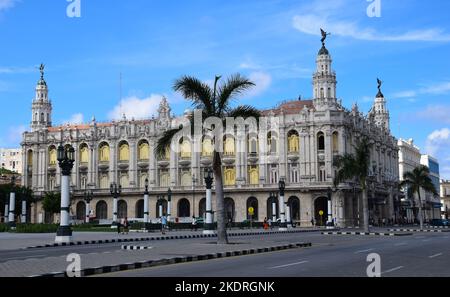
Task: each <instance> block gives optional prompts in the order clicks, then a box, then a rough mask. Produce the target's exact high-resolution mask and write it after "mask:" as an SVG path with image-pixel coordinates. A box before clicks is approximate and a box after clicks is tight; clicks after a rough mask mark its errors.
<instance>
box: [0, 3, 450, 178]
mask: <svg viewBox="0 0 450 297" xmlns="http://www.w3.org/2000/svg"><path fill="white" fill-rule="evenodd" d="M80 1H81V17H80V18H69V17H68V16H67V14H66V9H67V5H68V4H69V2H67V1H66V0H0V36H1V40H2V46H0V100H1V104H2V105H1V106H2V107H3V108H2V111H3V112H2V116H1V117H0V127H1V129H0V147H15V146H18V145H19V143H20V133H21V132H22V131H24V130H26V129H28V127H29V122H30V118H31V111H30V109H31V100H32V98H33V96H34V87H35V84H36V82H37V80H38V79H39V72H38V70H37V69H36V67H37V66H38V65H39V64H40V63H41V62H42V63H44V64H45V65H46V80H47V83H48V85H49V88H50V98H51V99H52V101H53V120H54V124H61V123H64V122H68V121H69V122H80V121H81V122H86V121H89V120H90V119H91V118H92V116H94V115H95V117H96V119H97V120H99V121H107V120H110V119H112V118H114V117H117V116H119V115H120V114H121V112H125V113H126V114H127V116H128V117H131V116H135V117H136V118H140V117H150V116H151V114H152V113H154V111H155V109H156V107H157V105H158V102H159V98H160V96H161V95H165V96H167V97H168V99H169V101H170V103H171V105H172V108H173V111H174V113H176V114H179V113H182V112H183V110H184V109H186V108H188V105H187V104H186V103H185V102H184V101H183V100H182V98H180V96H179V95H178V94H174V93H173V91H172V89H171V87H172V84H173V81H174V80H175V79H176V78H178V77H179V76H181V75H184V74H189V75H194V76H197V77H199V78H200V79H202V80H205V81H210V80H212V79H213V77H214V75H216V74H222V75H228V74H232V73H236V72H241V73H243V74H245V75H247V76H249V77H250V78H252V79H253V80H254V81H255V82H256V83H257V87H256V88H255V89H254V90H253V91H252V92H251V93H249V94H248V95H247V96H245V97H244V98H242V102H245V103H248V104H253V105H255V106H257V107H260V108H269V107H272V106H275V105H276V104H277V102H280V101H282V100H286V99H294V98H298V96H299V95H302V97H303V98H309V97H311V93H312V90H311V89H312V87H311V76H312V72H313V69H314V66H315V65H314V63H315V57H316V54H317V51H318V49H319V48H320V36H319V34H320V32H319V28H320V27H323V28H324V29H326V30H327V31H329V32H331V33H332V35H331V36H330V37H329V39H328V40H327V47H328V49H329V50H330V52H331V54H332V57H333V59H334V62H333V66H334V69H335V70H336V72H337V78H338V97H339V98H341V99H342V100H343V103H344V105H346V106H347V107H351V105H352V103H353V102H358V104H359V105H360V107H361V109H362V110H363V111H364V112H367V111H368V110H369V108H370V106H371V104H372V100H373V97H374V96H375V95H376V93H377V90H376V78H377V77H380V78H381V79H382V80H383V81H384V85H383V92H384V95H385V97H386V98H387V99H388V107H389V110H390V112H391V129H392V132H393V134H394V135H395V136H396V137H398V138H400V137H401V138H414V140H415V142H416V144H417V145H418V146H419V147H420V148H421V149H422V151H423V152H429V153H432V154H433V155H434V156H436V157H437V158H439V161H440V165H441V174H442V175H443V177H445V178H450V150H449V149H448V148H449V147H450V116H449V114H450V103H449V101H448V97H449V94H450V73H449V69H450V22H449V20H448V11H450V1H444V0H440V1H438V0H430V1H421V0H395V1H394V0H380V1H381V17H379V18H377V17H375V18H370V17H368V16H367V13H366V10H367V7H368V5H369V4H370V2H367V1H366V0H330V1H328V0H320V1H298V0H297V1H289V0H245V1H242V0H228V1H223V0H222V1H217V0H186V1H179V0H133V1H118V0H95V1H93V0H80ZM119 73H122V103H121V100H120V95H119V94H120V92H119Z"/></svg>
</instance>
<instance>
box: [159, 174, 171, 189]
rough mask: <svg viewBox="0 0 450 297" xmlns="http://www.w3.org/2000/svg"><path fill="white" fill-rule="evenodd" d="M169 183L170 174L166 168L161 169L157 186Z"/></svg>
mask: <svg viewBox="0 0 450 297" xmlns="http://www.w3.org/2000/svg"><path fill="white" fill-rule="evenodd" d="M169 183H170V175H169V172H168V171H167V170H161V171H160V176H159V186H160V187H168V186H169Z"/></svg>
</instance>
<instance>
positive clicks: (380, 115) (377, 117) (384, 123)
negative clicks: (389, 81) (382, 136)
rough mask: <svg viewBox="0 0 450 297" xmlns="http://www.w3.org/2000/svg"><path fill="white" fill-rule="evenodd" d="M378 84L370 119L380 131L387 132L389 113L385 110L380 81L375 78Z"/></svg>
mask: <svg viewBox="0 0 450 297" xmlns="http://www.w3.org/2000/svg"><path fill="white" fill-rule="evenodd" d="M377 82H378V94H377V96H376V97H375V102H374V104H373V106H372V109H371V111H370V114H369V116H370V118H371V119H372V120H373V122H374V123H375V125H377V126H378V127H381V128H382V129H384V130H386V131H389V129H390V127H389V119H390V117H389V111H388V110H387V108H386V99H385V98H384V95H383V93H382V92H381V85H382V81H381V80H380V79H378V78H377Z"/></svg>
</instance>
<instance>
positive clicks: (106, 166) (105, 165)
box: [98, 161, 109, 171]
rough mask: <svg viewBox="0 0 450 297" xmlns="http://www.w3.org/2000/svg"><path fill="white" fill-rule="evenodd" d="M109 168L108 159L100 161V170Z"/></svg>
mask: <svg viewBox="0 0 450 297" xmlns="http://www.w3.org/2000/svg"><path fill="white" fill-rule="evenodd" d="M108 168H109V162H108V161H106V162H105V161H103V162H100V163H99V164H98V169H100V170H102V171H104V170H108Z"/></svg>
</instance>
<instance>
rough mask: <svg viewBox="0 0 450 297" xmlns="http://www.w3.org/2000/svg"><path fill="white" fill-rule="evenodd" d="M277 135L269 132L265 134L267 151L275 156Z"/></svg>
mask: <svg viewBox="0 0 450 297" xmlns="http://www.w3.org/2000/svg"><path fill="white" fill-rule="evenodd" d="M277 143H278V141H277V135H276V133H275V132H272V131H269V132H268V133H267V148H268V149H269V153H273V154H276V153H277V151H278V146H277Z"/></svg>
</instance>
